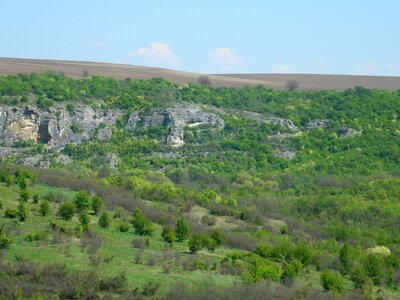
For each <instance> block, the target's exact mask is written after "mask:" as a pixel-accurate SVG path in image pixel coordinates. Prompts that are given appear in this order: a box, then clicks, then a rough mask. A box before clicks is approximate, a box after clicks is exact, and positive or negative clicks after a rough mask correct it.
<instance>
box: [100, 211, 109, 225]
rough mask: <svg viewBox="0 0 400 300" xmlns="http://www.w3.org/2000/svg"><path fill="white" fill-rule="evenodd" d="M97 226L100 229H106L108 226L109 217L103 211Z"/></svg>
mask: <svg viewBox="0 0 400 300" xmlns="http://www.w3.org/2000/svg"><path fill="white" fill-rule="evenodd" d="M99 226H100V227H101V228H108V227H109V226H110V216H109V215H108V213H107V212H106V211H104V212H103V213H102V214H101V216H100V218H99Z"/></svg>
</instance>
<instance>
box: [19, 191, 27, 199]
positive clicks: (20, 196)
mask: <svg viewBox="0 0 400 300" xmlns="http://www.w3.org/2000/svg"><path fill="white" fill-rule="evenodd" d="M28 200H29V193H28V191H27V190H21V191H20V193H19V201H21V202H27V201H28Z"/></svg>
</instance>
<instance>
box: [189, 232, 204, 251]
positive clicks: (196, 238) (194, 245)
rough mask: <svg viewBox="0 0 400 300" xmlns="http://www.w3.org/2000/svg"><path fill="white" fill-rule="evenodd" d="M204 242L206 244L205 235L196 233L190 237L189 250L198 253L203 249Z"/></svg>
mask: <svg viewBox="0 0 400 300" xmlns="http://www.w3.org/2000/svg"><path fill="white" fill-rule="evenodd" d="M203 244H204V239H203V236H202V235H201V234H194V235H193V236H192V237H191V238H190V239H189V251H190V252H191V253H192V254H196V253H197V252H199V251H200V250H201V249H203Z"/></svg>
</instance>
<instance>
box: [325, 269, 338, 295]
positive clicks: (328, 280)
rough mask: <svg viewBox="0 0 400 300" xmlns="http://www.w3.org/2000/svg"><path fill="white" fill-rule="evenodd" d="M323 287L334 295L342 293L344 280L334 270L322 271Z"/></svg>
mask: <svg viewBox="0 0 400 300" xmlns="http://www.w3.org/2000/svg"><path fill="white" fill-rule="evenodd" d="M320 282H321V286H322V287H323V288H324V289H325V290H327V291H331V292H334V293H340V292H341V291H342V290H343V289H344V280H343V277H342V275H340V273H339V272H336V271H333V270H325V271H322V273H321V277H320Z"/></svg>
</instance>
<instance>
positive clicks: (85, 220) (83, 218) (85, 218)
mask: <svg viewBox="0 0 400 300" xmlns="http://www.w3.org/2000/svg"><path fill="white" fill-rule="evenodd" d="M79 222H80V223H81V225H82V226H83V227H84V228H85V227H87V226H88V225H89V223H90V217H89V214H88V212H87V210H84V211H82V212H81V214H80V215H79Z"/></svg>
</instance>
